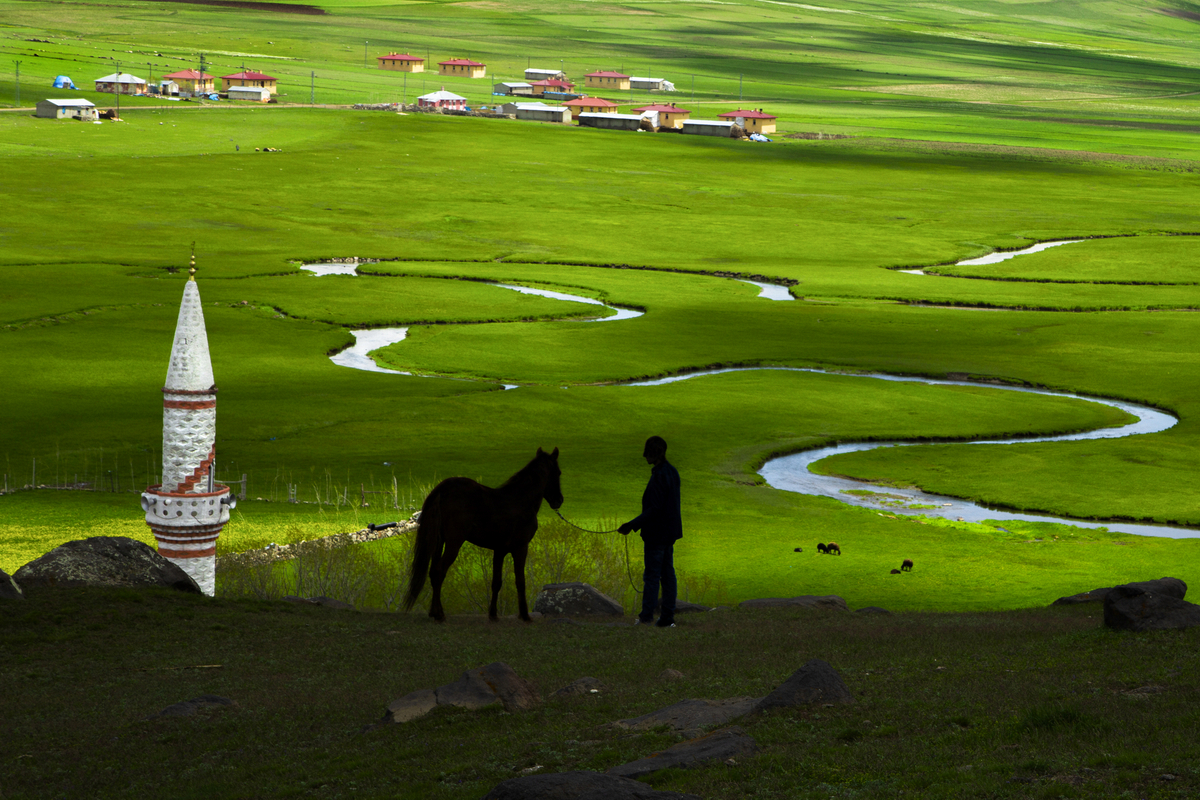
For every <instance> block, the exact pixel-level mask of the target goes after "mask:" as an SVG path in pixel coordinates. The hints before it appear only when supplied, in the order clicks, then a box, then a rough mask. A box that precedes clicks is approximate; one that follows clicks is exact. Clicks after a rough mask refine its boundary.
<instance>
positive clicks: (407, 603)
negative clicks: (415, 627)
mask: <svg viewBox="0 0 1200 800" xmlns="http://www.w3.org/2000/svg"><path fill="white" fill-rule="evenodd" d="M437 494H438V489H437V487H434V490H433V491H432V492H430V493H429V496H428V497H426V498H425V502H424V503H423V504H422V505H421V517H420V519H419V520H418V522H417V535H416V541H415V542H414V543H413V560H412V567H411V569H410V570H409V573H408V592H407V593H406V594H405V596H404V610H405V611H409V610H411V609H412V607H413V606H414V605H416V602H417V598H418V597H420V596H421V590H422V589H424V588H425V578H426V576H428V575H429V565H430V564H431V563H432V562H433V559H435V558H438V557H439V556H441V550H442V547H441V545H442V515H441V514H440V513H439V512H440V510H441V503H440V502H432V501H433V500H434V498H435V496H437Z"/></svg>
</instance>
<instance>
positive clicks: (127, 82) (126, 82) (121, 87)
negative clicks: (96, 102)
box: [96, 72, 146, 94]
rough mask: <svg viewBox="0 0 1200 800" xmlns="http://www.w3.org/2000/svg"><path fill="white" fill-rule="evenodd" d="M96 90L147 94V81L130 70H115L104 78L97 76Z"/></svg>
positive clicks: (110, 92) (109, 92) (111, 92)
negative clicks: (131, 73) (130, 72)
mask: <svg viewBox="0 0 1200 800" xmlns="http://www.w3.org/2000/svg"><path fill="white" fill-rule="evenodd" d="M96 91H97V92H107V93H108V94H145V93H146V82H145V81H144V80H142V79H141V78H139V77H138V76H136V75H130V74H129V73H128V72H114V73H113V74H112V75H105V76H104V77H103V78H96Z"/></svg>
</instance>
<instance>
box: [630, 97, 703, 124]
mask: <svg viewBox="0 0 1200 800" xmlns="http://www.w3.org/2000/svg"><path fill="white" fill-rule="evenodd" d="M633 111H634V113H635V114H642V113H645V112H647V111H657V112H658V120H659V121H658V126H659V127H660V128H682V127H683V123H684V121H685V120H687V118H688V117H690V116H691V115H692V112H691V111H689V110H688V109H686V108H677V107H676V106H675V104H674V103H671V104H670V105H667V104H664V103H654V104H653V105H649V106H642V107H641V108H635V109H633Z"/></svg>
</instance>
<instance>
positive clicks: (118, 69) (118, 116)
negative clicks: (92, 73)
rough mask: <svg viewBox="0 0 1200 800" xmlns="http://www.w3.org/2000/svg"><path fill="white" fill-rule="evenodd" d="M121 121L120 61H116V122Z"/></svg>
mask: <svg viewBox="0 0 1200 800" xmlns="http://www.w3.org/2000/svg"><path fill="white" fill-rule="evenodd" d="M120 121H121V62H120V61H118V62H117V122H120Z"/></svg>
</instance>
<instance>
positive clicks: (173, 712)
mask: <svg viewBox="0 0 1200 800" xmlns="http://www.w3.org/2000/svg"><path fill="white" fill-rule="evenodd" d="M236 705H237V703H235V702H233V701H232V700H230V699H228V698H225V697H218V696H217V695H215V694H202V695H200V696H199V697H194V698H192V699H191V700H184V701H183V702H182V703H175V704H174V705H170V706H167V707H166V708H164V709H163V710H162V711H160V712H158V713H157V714H154V715H152V716H150V717H148V718H147V719H155V718H157V717H191V716H194V715H195V714H196V712H197V711H206V710H208V709H211V708H229V707H231V706H236Z"/></svg>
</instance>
